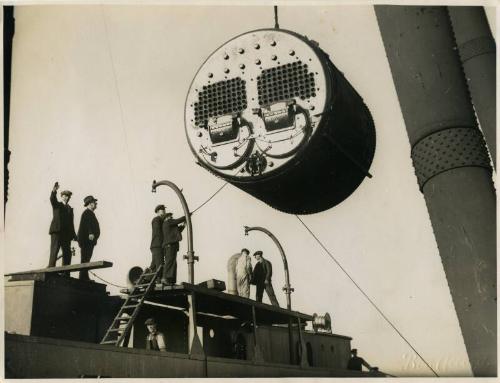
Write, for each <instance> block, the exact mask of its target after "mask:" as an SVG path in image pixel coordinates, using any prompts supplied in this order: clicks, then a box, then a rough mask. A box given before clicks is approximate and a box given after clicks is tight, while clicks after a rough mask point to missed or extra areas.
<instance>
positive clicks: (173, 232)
mask: <svg viewBox="0 0 500 383" xmlns="http://www.w3.org/2000/svg"><path fill="white" fill-rule="evenodd" d="M185 221H186V217H181V218H177V219H174V218H172V213H170V212H169V213H166V214H165V219H164V220H163V225H162V230H163V244H162V247H163V251H164V256H165V265H164V267H163V276H162V279H161V282H162V283H163V284H167V285H174V284H175V283H176V282H177V252H178V251H179V242H180V241H181V240H182V234H181V232H182V230H184V225H181V224H182V223H184V222H185Z"/></svg>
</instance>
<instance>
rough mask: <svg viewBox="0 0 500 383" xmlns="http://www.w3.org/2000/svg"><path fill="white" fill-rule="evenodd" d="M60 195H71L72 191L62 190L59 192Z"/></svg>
mask: <svg viewBox="0 0 500 383" xmlns="http://www.w3.org/2000/svg"><path fill="white" fill-rule="evenodd" d="M61 195H67V196H68V197H71V196H72V195H73V193H71V192H70V191H69V190H64V191H62V192H61Z"/></svg>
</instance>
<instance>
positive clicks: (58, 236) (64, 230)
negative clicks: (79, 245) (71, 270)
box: [48, 182, 76, 267]
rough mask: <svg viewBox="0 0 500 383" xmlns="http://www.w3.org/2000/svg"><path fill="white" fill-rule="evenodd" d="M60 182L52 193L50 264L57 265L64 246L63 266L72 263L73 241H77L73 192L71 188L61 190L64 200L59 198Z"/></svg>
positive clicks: (55, 185)
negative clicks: (71, 204)
mask: <svg viewBox="0 0 500 383" xmlns="http://www.w3.org/2000/svg"><path fill="white" fill-rule="evenodd" d="M58 189H59V183H58V182H56V183H55V184H54V187H53V188H52V192H51V193H50V204H51V205H52V222H51V223H50V228H49V234H50V258H49V266H48V267H55V266H56V261H57V253H58V252H59V248H62V264H63V266H65V265H69V264H71V241H72V240H75V241H76V233H75V224H74V215H73V208H72V207H71V206H70V205H69V200H70V199H71V195H72V193H71V192H70V191H69V190H64V191H62V192H61V199H62V202H60V201H58V200H57V190H58Z"/></svg>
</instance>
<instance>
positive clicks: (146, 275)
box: [140, 271, 156, 278]
mask: <svg viewBox="0 0 500 383" xmlns="http://www.w3.org/2000/svg"><path fill="white" fill-rule="evenodd" d="M151 275H156V271H155V272H154V273H147V274H142V275H141V276H140V278H142V277H149V276H151Z"/></svg>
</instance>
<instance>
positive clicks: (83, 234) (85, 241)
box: [78, 195, 101, 281]
mask: <svg viewBox="0 0 500 383" xmlns="http://www.w3.org/2000/svg"><path fill="white" fill-rule="evenodd" d="M83 206H85V207H86V209H85V211H84V212H83V213H82V217H81V219H80V226H79V227H78V244H79V245H80V251H81V257H82V258H81V259H82V263H87V262H90V259H91V258H92V253H93V252H94V246H95V245H96V244H97V239H98V238H99V236H100V235H101V230H100V228H99V222H98V221H97V217H96V216H95V213H94V210H95V209H97V199H95V198H94V197H93V196H91V195H89V196H87V197H85V198H84V199H83ZM80 279H83V280H86V281H88V280H89V272H88V270H82V271H80Z"/></svg>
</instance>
